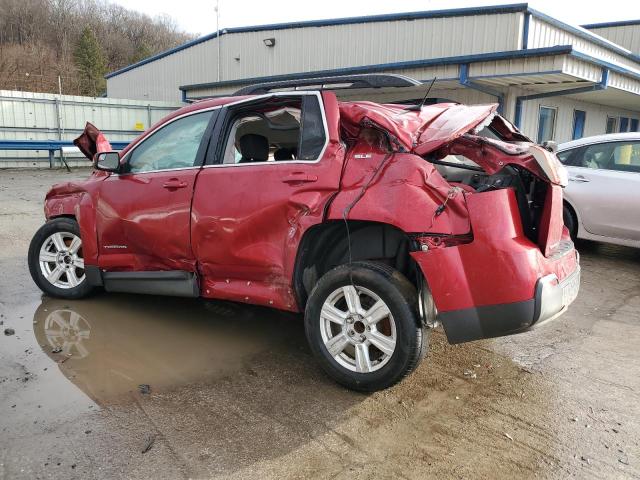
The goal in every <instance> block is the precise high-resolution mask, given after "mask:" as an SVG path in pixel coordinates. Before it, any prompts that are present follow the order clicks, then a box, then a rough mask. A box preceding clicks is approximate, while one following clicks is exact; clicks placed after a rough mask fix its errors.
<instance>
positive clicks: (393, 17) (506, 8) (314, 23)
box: [104, 3, 528, 78]
mask: <svg viewBox="0 0 640 480" xmlns="http://www.w3.org/2000/svg"><path fill="white" fill-rule="evenodd" d="M527 8H528V5H527V4H526V3H514V4H508V5H494V6H487V7H467V8H449V9H445V10H431V11H423V12H408V13H390V14H384V15H368V16H361V17H348V18H334V19H327V20H308V21H304V22H287V23H274V24H270V25H254V26H250V27H233V28H225V29H222V30H221V31H220V32H219V33H220V35H227V34H230V33H246V32H261V31H272V30H286V29H291V28H306V27H327V26H335V25H351V24H357V23H377V22H389V21H401V20H422V19H428V18H443V17H463V16H471V15H493V14H499V13H518V12H525V11H527ZM217 36H218V32H213V33H210V34H208V35H205V36H203V37H200V38H196V39H195V40H191V41H190V42H187V43H184V44H182V45H178V46H177V47H174V48H171V49H169V50H165V51H164V52H160V53H158V54H156V55H153V56H151V57H149V58H145V59H144V60H141V61H139V62H136V63H133V64H131V65H128V66H126V67H124V68H121V69H119V70H116V71H115V72H111V73H108V74H107V75H105V77H104V78H111V77H115V76H116V75H120V74H121V73H125V72H128V71H129V70H132V69H134V68H137V67H140V66H142V65H146V64H147V63H150V62H153V61H155V60H160V59H161V58H164V57H166V56H168V55H172V54H174V53H177V52H179V51H181V50H184V49H186V48H189V47H193V46H195V45H198V44H200V43H203V42H206V41H208V40H212V39H214V38H216V37H217Z"/></svg>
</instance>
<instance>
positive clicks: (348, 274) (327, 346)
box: [305, 262, 429, 392]
mask: <svg viewBox="0 0 640 480" xmlns="http://www.w3.org/2000/svg"><path fill="white" fill-rule="evenodd" d="M305 330H306V334H307V339H308V341H309V345H310V347H311V350H312V351H313V353H314V355H315V357H316V358H317V359H318V361H319V362H320V365H321V366H322V368H323V369H324V370H325V371H326V372H327V373H328V374H329V376H330V377H332V378H333V379H334V380H336V381H337V382H338V383H340V384H342V385H344V386H346V387H348V388H351V389H353V390H359V391H365V392H372V391H376V390H382V389H384V388H387V387H390V386H392V385H394V384H396V383H397V382H399V381H400V380H402V379H403V378H404V377H405V376H407V375H408V374H409V373H411V372H412V371H413V370H414V369H415V367H416V366H417V365H418V363H419V362H420V360H421V359H422V357H423V356H424V353H425V351H426V348H427V344H428V333H429V332H428V330H427V329H425V328H423V327H422V326H421V322H420V319H419V314H418V295H417V292H416V289H415V287H414V286H413V285H412V284H411V283H410V282H409V281H408V280H407V278H406V277H404V276H403V275H402V274H401V273H400V272H398V271H396V270H394V269H392V268H390V267H388V266H387V265H384V264H381V263H374V262H357V263H353V264H352V265H341V266H339V267H336V268H334V269H333V270H331V271H329V272H327V273H326V274H325V275H324V276H323V277H322V278H321V279H320V281H319V282H318V284H317V285H316V286H315V288H314V289H313V291H312V292H311V295H310V296H309V300H308V303H307V308H306V311H305Z"/></svg>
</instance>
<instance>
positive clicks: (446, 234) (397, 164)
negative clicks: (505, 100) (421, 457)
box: [29, 76, 580, 391]
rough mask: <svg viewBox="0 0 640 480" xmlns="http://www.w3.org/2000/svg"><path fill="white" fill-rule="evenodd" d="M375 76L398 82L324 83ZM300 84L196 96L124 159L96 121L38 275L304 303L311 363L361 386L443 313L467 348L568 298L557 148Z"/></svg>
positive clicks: (51, 197) (572, 254) (376, 384)
mask: <svg viewBox="0 0 640 480" xmlns="http://www.w3.org/2000/svg"><path fill="white" fill-rule="evenodd" d="M380 79H382V81H383V83H384V82H389V81H392V82H393V81H396V82H400V83H402V82H403V81H406V79H402V78H400V77H397V78H395V80H394V78H393V77H390V76H385V77H375V76H369V77H366V78H365V77H362V78H355V77H349V78H346V77H345V78H343V79H337V80H336V79H331V81H332V82H334V83H341V81H342V83H343V84H349V82H351V85H352V86H357V87H362V84H363V83H367V82H368V84H369V85H373V86H376V85H377V84H376V82H379V81H381V80H380ZM340 80H341V81H340ZM314 82H315V83H314ZM322 83H327V82H323V81H322V79H313V82H311V84H314V85H322ZM387 84H388V83H385V85H387ZM301 85H302V86H305V85H310V83H309V81H307V83H305V82H302V81H301V82H299V83H295V82H293V84H291V83H290V84H288V85H286V86H287V87H288V90H285V91H282V87H283V85H281V84H268V85H258V86H255V87H252V88H248V89H244V90H242V91H240V92H238V93H237V94H236V95H235V96H231V97H226V98H215V99H207V100H202V101H199V102H197V103H193V104H191V105H189V106H186V107H184V108H181V109H180V110H178V111H176V112H174V113H172V114H171V115H169V116H167V117H166V118H164V119H163V120H161V121H160V122H159V123H158V124H156V125H154V126H153V127H152V128H150V129H149V130H148V131H147V132H145V133H144V134H143V135H141V136H140V137H139V138H137V139H136V140H135V141H133V142H132V143H131V144H130V145H129V146H127V148H125V149H124V150H123V151H122V152H120V153H117V152H112V151H109V150H110V146H109V144H108V142H107V141H106V140H105V139H104V137H103V136H102V134H101V133H100V132H99V130H97V129H96V128H95V127H93V126H92V125H90V124H88V126H87V129H86V130H85V132H84V133H83V135H82V136H81V137H79V138H78V139H77V141H76V144H77V145H78V146H79V147H80V149H81V150H82V151H83V152H84V153H85V154H86V155H87V156H88V157H89V158H92V159H93V160H94V163H95V167H96V171H95V172H94V173H93V175H92V176H91V177H90V178H89V179H88V180H86V181H83V182H79V183H73V182H69V183H63V184H58V185H55V186H54V187H53V188H51V190H50V191H49V192H48V193H47V196H46V201H45V216H46V219H47V222H46V223H45V224H44V225H43V226H42V227H41V228H40V229H39V230H38V232H37V233H36V234H35V236H34V238H33V241H32V242H31V246H30V248H29V267H30V271H31V275H32V277H33V279H34V281H35V282H36V284H37V285H38V286H39V287H40V288H41V289H42V290H43V291H44V292H46V293H47V294H49V295H52V296H56V297H62V298H81V297H85V296H87V295H89V294H90V293H91V292H92V291H94V290H95V289H96V288H97V287H101V288H104V290H106V291H108V292H132V293H147V294H157V295H174V296H183V297H204V298H210V299H223V300H232V301H237V302H245V303H252V304H257V305H265V306H268V307H273V308H277V309H281V310H288V311H292V312H304V315H305V328H306V333H307V338H308V341H309V344H310V346H311V349H312V351H313V353H314V355H315V356H316V357H317V359H318V361H319V363H320V364H321V365H322V367H323V368H324V369H325V370H326V371H327V372H328V374H329V375H330V376H331V377H333V378H334V379H335V380H336V381H338V382H340V383H341V384H343V385H345V386H347V387H349V388H353V389H356V390H363V391H373V390H378V389H382V388H386V387H389V386H390V385H393V384H394V383H396V382H398V381H400V380H401V379H402V378H403V377H404V376H406V375H407V374H408V373H410V372H411V371H412V370H413V369H414V368H415V367H416V365H417V364H418V363H419V362H420V360H421V359H422V357H423V356H424V354H425V352H426V349H427V344H428V337H429V335H428V334H429V331H430V329H431V328H433V327H434V326H436V325H437V324H438V323H442V325H443V326H444V330H445V333H446V335H447V338H448V340H449V342H451V343H460V342H467V341H470V340H477V339H481V338H488V337H495V336H500V335H507V334H513V333H517V332H522V331H525V330H527V329H529V328H530V327H532V326H533V325H537V324H540V323H542V322H544V321H547V320H550V319H552V318H555V317H557V316H558V315H560V314H561V313H563V312H564V311H565V310H566V308H567V306H568V305H569V304H570V303H571V302H572V301H573V300H574V298H575V297H576V295H577V292H578V288H579V283H580V268H579V263H578V254H577V252H576V251H575V249H574V247H573V243H572V242H571V239H570V237H569V234H568V231H567V229H566V228H565V227H564V225H563V222H562V208H563V203H562V202H563V200H562V187H563V186H564V185H565V184H566V173H565V171H564V167H563V166H562V165H561V164H560V163H559V162H558V161H557V159H556V157H555V155H554V154H553V153H551V152H550V151H548V150H546V149H545V148H542V147H540V146H538V145H535V144H534V143H532V142H531V140H529V139H528V138H527V137H525V136H524V135H523V134H521V133H520V132H519V131H518V130H517V129H516V128H515V127H513V126H512V125H511V124H510V123H509V122H507V121H506V120H505V119H504V118H503V117H501V116H500V115H498V114H496V108H497V106H496V105H475V106H463V105H459V104H454V103H439V104H433V105H429V106H424V105H423V104H424V101H423V102H422V104H420V105H411V106H407V105H398V104H376V103H371V102H339V101H338V100H337V99H336V95H335V94H334V93H333V92H331V91H328V90H324V89H322V88H320V89H318V90H303V89H300V88H298V87H300V86H301ZM291 87H294V88H293V89H292V88H291ZM274 90H280V91H274Z"/></svg>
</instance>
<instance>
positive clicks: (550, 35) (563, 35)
mask: <svg viewBox="0 0 640 480" xmlns="http://www.w3.org/2000/svg"><path fill="white" fill-rule="evenodd" d="M554 45H573V47H574V48H575V49H576V50H578V51H580V52H583V53H586V54H588V55H592V56H594V57H597V58H600V59H603V60H606V61H609V62H612V63H616V64H618V65H621V66H623V67H625V68H627V69H629V70H632V71H634V72H636V73H639V74H640V70H639V69H638V63H637V62H634V61H632V60H631V59H629V58H626V57H624V56H623V55H620V54H618V53H615V52H612V51H611V50H609V49H607V48H604V47H602V46H600V45H596V44H594V43H592V42H589V41H587V40H585V39H584V38H581V37H579V36H577V35H575V34H573V33H571V32H568V31H566V30H562V29H560V28H558V27H555V26H553V25H551V24H550V23H547V22H545V21H544V20H541V19H539V18H536V17H533V16H532V17H531V19H530V21H529V37H528V48H541V47H551V46H554Z"/></svg>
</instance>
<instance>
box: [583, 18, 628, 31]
mask: <svg viewBox="0 0 640 480" xmlns="http://www.w3.org/2000/svg"><path fill="white" fill-rule="evenodd" d="M633 25H640V20H620V21H617V22H603V23H589V24H587V25H580V26H581V27H582V28H586V29H591V28H609V27H627V26H633Z"/></svg>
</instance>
